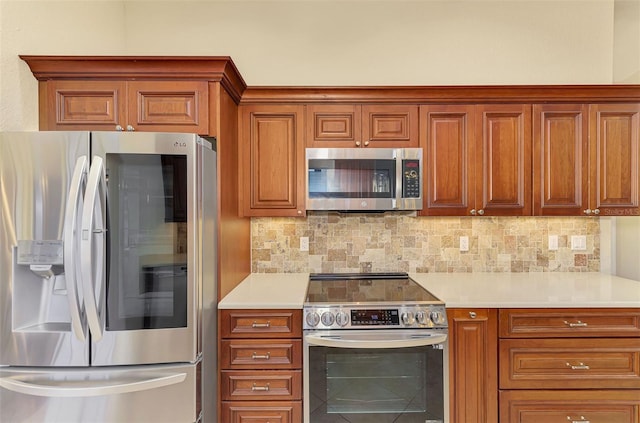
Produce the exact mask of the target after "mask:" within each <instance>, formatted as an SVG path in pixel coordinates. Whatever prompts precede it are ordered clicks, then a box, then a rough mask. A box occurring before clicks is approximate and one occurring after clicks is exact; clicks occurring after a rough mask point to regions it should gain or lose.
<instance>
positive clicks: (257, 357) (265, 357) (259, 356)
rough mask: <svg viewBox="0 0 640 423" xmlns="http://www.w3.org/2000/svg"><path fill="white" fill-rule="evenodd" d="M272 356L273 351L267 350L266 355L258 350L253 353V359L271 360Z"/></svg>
mask: <svg viewBox="0 0 640 423" xmlns="http://www.w3.org/2000/svg"><path fill="white" fill-rule="evenodd" d="M270 358H271V353H270V352H267V353H266V354H264V355H260V354H258V353H256V352H254V353H253V354H251V359H252V360H269V359H270Z"/></svg>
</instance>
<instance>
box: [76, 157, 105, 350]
mask: <svg viewBox="0 0 640 423" xmlns="http://www.w3.org/2000/svg"><path fill="white" fill-rule="evenodd" d="M106 198H107V184H106V179H105V171H104V162H103V160H102V158H101V157H98V156H94V157H93V160H92V163H91V168H90V170H89V177H88V179H87V190H86V194H85V201H84V205H83V207H82V225H81V228H82V229H81V234H80V269H81V275H82V290H83V294H84V307H85V311H86V315H87V323H88V324H89V330H90V331H91V335H92V336H93V340H94V341H96V342H97V341H100V340H101V339H102V335H103V319H104V305H103V304H104V302H105V299H104V295H105V287H104V286H103V281H104V272H105V259H104V257H105V256H104V254H105V238H104V236H105V232H106V228H105V223H106V204H105V203H106ZM94 222H95V223H94ZM95 241H98V242H95ZM94 245H95V247H96V248H94Z"/></svg>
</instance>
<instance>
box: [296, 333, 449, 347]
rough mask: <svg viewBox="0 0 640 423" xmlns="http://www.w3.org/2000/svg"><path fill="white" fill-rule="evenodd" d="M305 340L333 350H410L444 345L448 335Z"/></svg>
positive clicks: (344, 336)
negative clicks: (411, 348)
mask: <svg viewBox="0 0 640 423" xmlns="http://www.w3.org/2000/svg"><path fill="white" fill-rule="evenodd" d="M304 339H305V341H306V342H307V343H308V344H309V345H316V346H322V347H333V348H363V349H372V348H409V347H423V346H426V345H436V344H442V343H444V342H445V341H446V340H447V335H446V334H436V335H433V334H415V335H411V336H394V335H387V334H384V335H383V334H380V335H378V334H371V335H370V336H366V337H359V336H350V335H349V334H340V335H326V334H324V335H323V334H309V335H305V337H304Z"/></svg>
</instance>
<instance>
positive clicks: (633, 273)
mask: <svg viewBox="0 0 640 423" xmlns="http://www.w3.org/2000/svg"><path fill="white" fill-rule="evenodd" d="M616 258H617V259H616V272H615V273H616V274H617V275H618V276H623V277H625V278H629V279H635V280H637V281H640V217H619V218H617V221H616Z"/></svg>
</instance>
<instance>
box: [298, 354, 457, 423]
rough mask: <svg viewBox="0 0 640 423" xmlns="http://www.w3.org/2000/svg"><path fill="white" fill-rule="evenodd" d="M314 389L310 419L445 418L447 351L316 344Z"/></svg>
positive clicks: (311, 376)
mask: <svg viewBox="0 0 640 423" xmlns="http://www.w3.org/2000/svg"><path fill="white" fill-rule="evenodd" d="M309 394H310V395H309V396H310V398H309V401H310V416H311V422H316V421H317V422H341V423H342V422H362V421H372V422H373V421H376V422H378V421H379V422H387V421H389V422H407V423H408V422H419V423H424V422H425V421H436V422H442V421H444V383H443V350H442V349H438V348H434V346H425V347H414V348H397V349H395V348H391V349H357V348H356V349H351V348H329V347H317V346H311V347H310V348H309ZM363 419H364V420H363Z"/></svg>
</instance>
